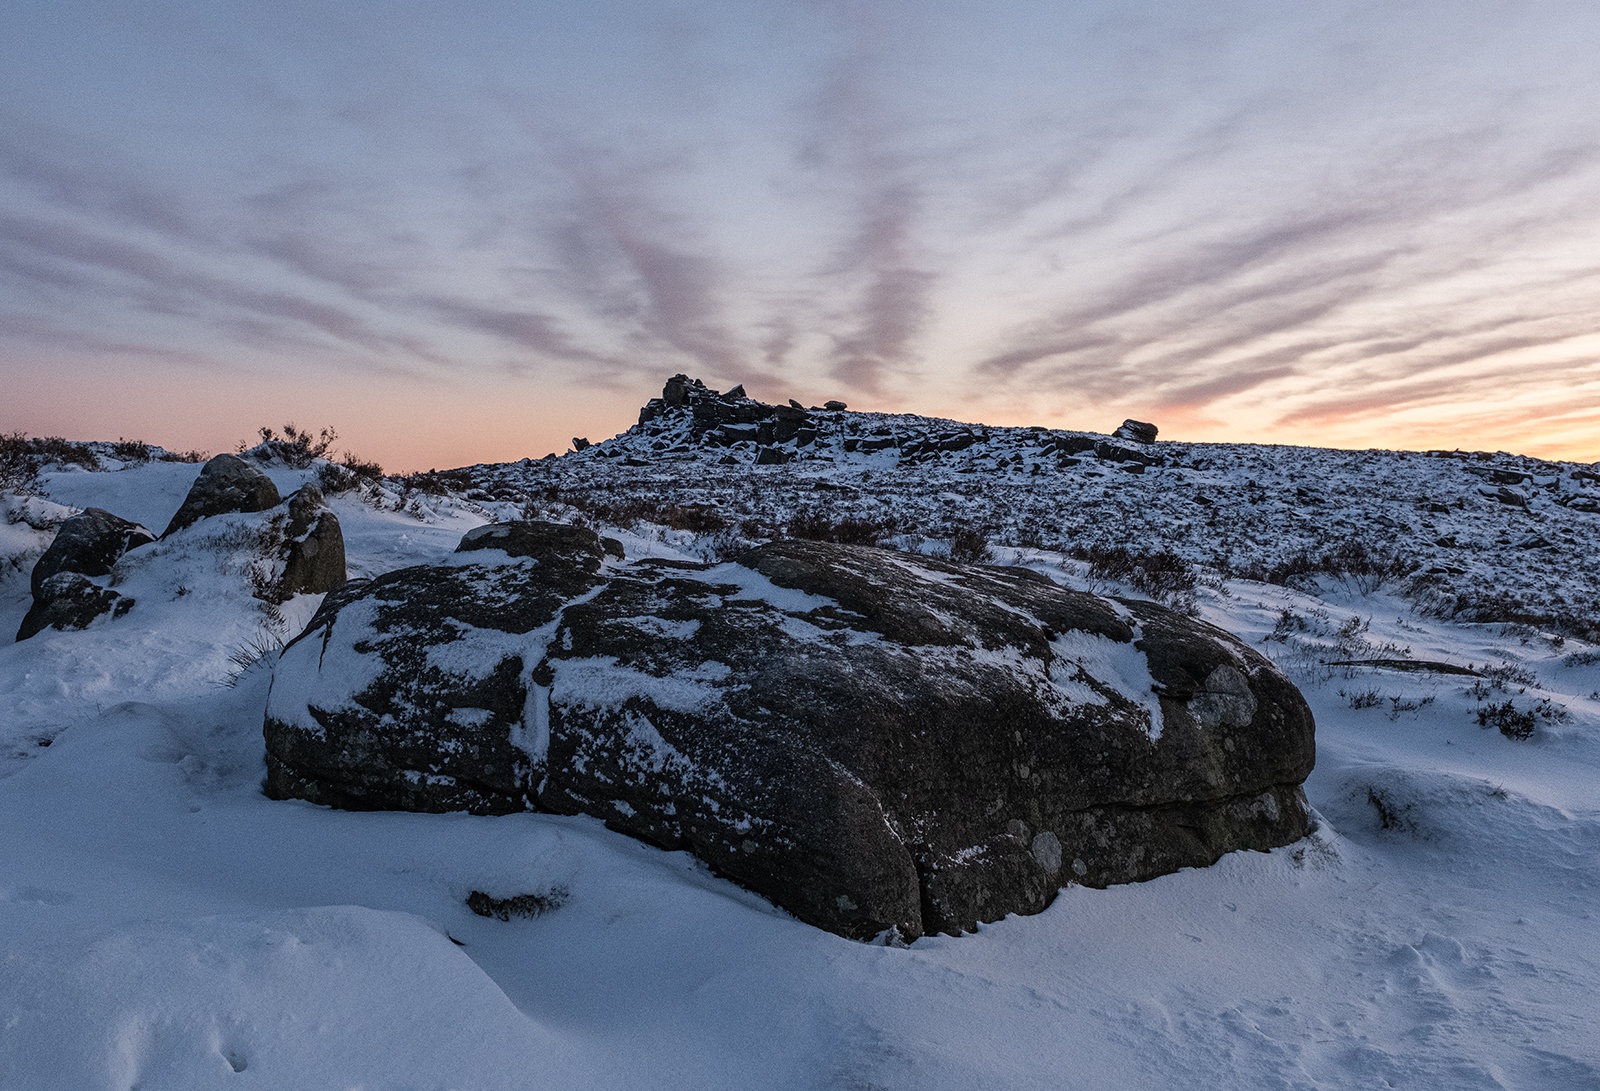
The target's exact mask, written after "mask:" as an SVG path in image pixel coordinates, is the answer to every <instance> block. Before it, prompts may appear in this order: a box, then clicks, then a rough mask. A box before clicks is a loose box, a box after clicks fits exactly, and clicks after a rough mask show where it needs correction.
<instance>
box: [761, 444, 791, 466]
mask: <svg viewBox="0 0 1600 1091" xmlns="http://www.w3.org/2000/svg"><path fill="white" fill-rule="evenodd" d="M793 458H794V452H792V451H785V450H784V449H783V448H781V447H762V448H760V449H758V450H757V451H756V465H757V466H782V465H783V464H784V463H785V462H788V461H790V460H791V459H793Z"/></svg>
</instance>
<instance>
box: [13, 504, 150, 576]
mask: <svg viewBox="0 0 1600 1091" xmlns="http://www.w3.org/2000/svg"><path fill="white" fill-rule="evenodd" d="M155 540H156V536H155V535H154V534H151V533H150V532H149V531H148V530H146V529H145V528H144V527H142V526H140V525H139V524H138V523H130V522H129V521H128V520H126V519H121V518H118V517H117V516H115V515H112V514H111V513H110V512H109V511H102V510H101V509H99V508H86V509H84V510H83V511H82V512H80V513H78V514H77V515H74V516H73V517H72V518H71V519H68V520H67V521H66V522H64V523H62V524H61V528H60V529H59V530H57V531H56V536H55V540H54V541H52V542H51V543H50V548H49V549H47V550H45V551H44V556H42V557H40V558H39V560H38V563H36V564H35V565H34V566H33V578H32V585H33V594H34V597H35V598H37V597H38V596H39V592H40V589H41V588H42V587H43V585H44V581H45V580H47V579H49V578H50V577H51V576H54V575H55V574H56V573H58V572H78V573H81V574H82V575H85V576H106V575H110V573H111V566H112V565H114V564H116V563H117V558H119V557H121V556H122V555H123V554H124V553H126V552H128V550H130V549H134V548H136V547H138V546H142V545H148V544H150V543H151V542H153V541H155Z"/></svg>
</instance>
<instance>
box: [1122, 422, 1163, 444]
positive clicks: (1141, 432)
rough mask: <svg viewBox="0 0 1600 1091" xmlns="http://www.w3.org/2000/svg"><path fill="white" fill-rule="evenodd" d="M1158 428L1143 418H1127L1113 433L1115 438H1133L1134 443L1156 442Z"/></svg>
mask: <svg viewBox="0 0 1600 1091" xmlns="http://www.w3.org/2000/svg"><path fill="white" fill-rule="evenodd" d="M1157 431H1158V429H1157V428H1156V426H1155V425H1153V424H1148V423H1146V422H1145V421H1142V420H1132V419H1129V420H1125V421H1123V422H1122V424H1121V426H1120V427H1118V428H1117V430H1116V431H1115V432H1113V433H1111V435H1112V437H1113V438H1114V439H1126V440H1132V441H1133V442H1134V443H1154V442H1155V441H1156V432H1157Z"/></svg>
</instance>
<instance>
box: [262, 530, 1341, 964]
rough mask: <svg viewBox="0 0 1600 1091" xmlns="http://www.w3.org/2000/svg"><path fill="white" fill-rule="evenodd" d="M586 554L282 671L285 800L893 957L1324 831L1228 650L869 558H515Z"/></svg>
mask: <svg viewBox="0 0 1600 1091" xmlns="http://www.w3.org/2000/svg"><path fill="white" fill-rule="evenodd" d="M526 526H530V527H537V525H536V524H534V525H526ZM556 531H561V532H562V533H564V534H565V535H567V536H569V541H570V544H568V545H564V546H562V547H560V548H557V547H556V546H554V545H548V546H541V549H540V550H524V551H522V552H521V554H520V557H519V555H518V554H517V552H516V551H515V550H513V549H509V548H501V549H499V550H496V551H495V554H496V555H495V556H494V559H493V560H491V558H490V557H485V558H483V559H482V560H481V561H480V560H478V559H477V558H474V557H472V556H471V554H470V553H464V554H462V555H460V562H461V563H458V564H455V565H451V566H441V567H430V568H416V569H407V570H405V571H403V572H400V573H394V574H391V576H388V577H382V578H380V579H379V580H375V581H372V582H371V583H370V584H366V585H363V586H361V587H358V588H352V589H348V590H347V591H345V592H342V593H340V594H336V595H334V596H332V597H330V600H329V602H328V603H327V604H325V606H324V608H323V610H322V612H321V613H320V614H319V615H318V617H317V618H316V619H314V620H313V621H312V623H311V625H310V627H309V628H308V629H307V631H306V633H305V634H303V635H302V636H301V637H300V638H299V639H298V640H297V641H296V642H295V643H294V644H292V645H291V646H290V648H289V649H288V651H286V652H285V654H284V656H283V658H282V660H281V661H280V662H279V664H278V668H277V674H276V676H275V680H274V684H273V691H272V696H271V699H270V702H269V707H268V715H267V722H266V737H267V750H268V757H269V779H268V790H269V792H270V793H271V794H273V795H276V796H301V797H304V798H307V799H312V800H315V801H320V802H326V803H332V804H335V805H340V806H356V807H400V808H406V809H415V810H450V809H470V810H482V811H509V810H518V809H523V808H531V809H540V810H548V811H554V812H558V813H566V814H576V813H586V814H591V815H595V816H597V817H600V818H603V819H605V821H606V822H607V824H608V825H610V826H612V827H613V828H615V829H618V830H621V831H623V832H626V833H629V834H632V835H634V836H636V837H639V838H642V839H644V840H646V841H650V842H652V843H655V844H658V845H661V846H663V847H666V848H685V849H689V850H691V851H693V852H694V853H695V854H696V855H697V856H698V857H700V858H701V859H702V860H705V861H706V862H707V863H708V864H710V865H711V866H712V867H713V868H714V869H715V870H717V871H718V872H719V873H721V874H723V875H725V876H727V877H729V878H731V879H734V880H735V881H737V882H739V883H741V884H743V885H745V886H746V887H748V888H750V889H752V890H754V891H756V892H758V893H761V894H763V895H765V896H766V897H768V898H770V899H771V900H772V901H774V902H775V903H777V904H778V905H781V906H783V907H784V908H786V909H788V910H789V911H791V912H792V913H794V914H795V915H796V916H798V917H800V918H801V919H802V920H805V921H808V922H810V923H812V924H815V925H817V926H819V927H822V928H826V929H829V930H830V931H834V932H837V933H839V934H841V935H846V936H853V937H861V938H865V937H869V936H873V935H876V934H878V933H881V932H884V931H887V930H890V929H893V930H896V931H897V932H898V933H899V934H900V935H901V936H902V937H906V938H910V937H914V936H917V935H921V934H923V933H925V932H934V931H940V932H956V931H960V930H963V929H970V928H972V927H974V926H975V925H976V924H977V923H978V922H980V921H988V920H996V919H998V918H1000V917H1003V916H1005V915H1006V914H1008V913H1032V912H1037V911H1039V910H1041V909H1043V908H1044V907H1045V906H1046V905H1048V904H1049V903H1050V901H1051V900H1052V899H1053V898H1054V896H1055V893H1056V891H1058V890H1059V889H1060V888H1061V887H1062V886H1063V885H1065V884H1067V883H1070V882H1080V883H1085V884H1090V885H1106V884H1110V883H1117V882H1127V881H1134V880H1140V879H1147V878H1151V877H1153V876H1156V875H1160V874H1164V873H1167V872H1171V871H1174V870H1176V869H1178V868H1181V867H1187V866H1202V865H1206V864H1210V863H1212V862H1213V861H1215V860H1216V859H1217V858H1218V857H1220V856H1221V855H1222V854H1223V853H1225V852H1228V851H1231V850H1234V849H1240V848H1257V849H1260V848H1269V847H1272V846H1276V845H1282V844H1286V843H1288V842H1291V841H1293V840H1296V839H1298V838H1299V837H1301V836H1303V835H1304V834H1305V833H1306V832H1307V830H1308V828H1309V822H1310V820H1309V815H1308V811H1307V807H1306V803H1305V798H1304V796H1303V794H1302V792H1301V787H1300V785H1301V782H1302V781H1303V780H1304V779H1305V777H1306V776H1307V774H1308V773H1309V772H1310V770H1311V766H1312V761H1313V758H1314V745H1313V725H1312V719H1311V714H1310V712H1309V710H1308V709H1307V707H1306V704H1305V702H1304V701H1303V699H1302V698H1301V696H1300V694H1299V692H1298V691H1297V690H1296V689H1295V688H1294V686H1293V685H1292V684H1291V683H1290V682H1289V681H1288V680H1287V679H1286V678H1285V677H1284V676H1283V675H1282V674H1280V673H1279V672H1278V671H1277V670H1276V669H1275V668H1273V667H1272V666H1271V665H1270V664H1269V663H1267V661H1266V660H1265V659H1263V658H1262V657H1260V656H1259V655H1257V654H1256V653H1254V652H1253V651H1252V650H1250V649H1249V648H1248V647H1246V646H1245V645H1243V644H1242V643H1240V642H1239V641H1237V640H1235V639H1233V638H1232V637H1230V636H1228V635H1227V634H1225V633H1223V632H1221V631H1220V630H1217V629H1214V628H1211V627H1209V626H1207V625H1204V624H1202V623H1200V622H1197V621H1194V620H1192V619H1189V618H1187V617H1184V616H1181V615H1178V614H1175V613H1172V612H1170V611H1167V610H1164V609H1162V608H1160V607H1158V606H1154V605H1152V604H1148V603H1141V602H1119V601H1114V600H1110V599H1105V598H1100V597H1097V596H1094V595H1090V594H1086V593H1083V592H1075V591H1069V590H1065V589H1063V588H1060V587H1058V586H1056V585H1055V584H1054V583H1052V582H1050V581H1049V580H1047V579H1045V578H1044V577H1042V576H1037V575H1035V574H1032V573H1029V572H1025V571H1022V570H1016V569H1000V568H991V567H982V566H963V565H956V564H951V563H947V562H943V561H939V560H934V559H930V558H925V557H920V556H913V555H908V554H901V553H895V552H892V551H887V550H880V549H872V548H866V547H851V546H841V545H832V544H826V543H819V542H798V541H786V542H776V543H772V544H770V545H767V546H763V547H761V548H759V549H756V550H753V551H751V552H750V553H748V554H746V555H745V556H744V557H742V558H741V563H737V564H734V563H729V564H722V565H715V566H713V565H704V564H690V563H686V562H663V561H649V560H645V561H639V562H635V563H633V564H606V563H603V560H604V558H603V557H602V551H601V547H600V545H599V542H598V539H593V536H592V535H590V536H589V538H588V539H584V540H582V541H581V542H580V541H579V540H578V537H577V536H578V535H580V534H584V533H587V532H580V531H576V530H573V529H572V528H545V529H542V530H532V529H529V530H523V529H517V528H516V526H513V527H508V528H485V533H499V534H502V535H506V536H508V539H514V538H515V537H516V536H518V535H532V536H534V537H535V538H537V537H538V536H539V535H545V536H552V535H554V534H555V532H556ZM463 548H464V549H465V548H467V543H463ZM541 550H542V551H541ZM563 550H565V551H564V552H563Z"/></svg>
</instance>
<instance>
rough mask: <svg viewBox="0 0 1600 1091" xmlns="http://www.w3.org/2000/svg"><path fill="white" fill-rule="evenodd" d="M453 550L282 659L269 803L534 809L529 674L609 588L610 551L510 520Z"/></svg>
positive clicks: (326, 618) (355, 584) (396, 579)
mask: <svg viewBox="0 0 1600 1091" xmlns="http://www.w3.org/2000/svg"><path fill="white" fill-rule="evenodd" d="M613 545H614V543H613ZM615 548H616V549H617V550H618V551H619V552H620V547H615ZM457 554H458V557H459V558H460V561H461V563H459V564H449V565H438V566H425V565H419V566H417V567H413V568H402V569H400V570H398V571H396V572H390V573H387V574H385V575H382V576H378V577H377V578H375V579H371V580H352V581H351V582H350V583H348V584H346V585H345V586H344V587H343V588H342V589H340V590H338V591H335V592H334V593H332V594H330V595H329V596H328V597H327V598H326V599H324V600H323V603H322V606H321V608H320V609H319V610H318V611H317V613H316V615H315V616H314V617H313V618H312V619H311V622H310V624H309V625H308V626H307V627H306V631H305V632H304V633H302V634H300V636H299V637H297V638H296V639H295V640H294V641H293V642H291V643H290V644H289V646H288V647H287V648H285V649H284V651H283V655H282V658H281V659H280V660H279V664H278V669H277V672H276V673H275V675H274V677H273V692H272V697H271V699H270V702H269V705H268V711H267V792H268V794H269V795H272V796H274V797H275V798H280V799H282V798H287V797H291V796H297V797H300V798H303V799H309V800H312V801H314V802H317V803H327V804H330V805H332V806H336V807H347V808H351V809H362V810H378V809H392V810H409V811H457V810H464V811H472V812H474V813H477V814H503V813H506V812H508V811H520V810H525V809H529V808H531V807H533V806H534V802H533V783H534V781H533V759H532V757H531V750H532V746H533V741H532V737H531V733H532V731H533V730H535V728H534V726H533V724H532V723H530V721H534V722H536V721H537V720H538V719H539V717H538V716H537V715H530V709H529V704H530V702H529V693H530V690H529V675H530V674H531V672H532V670H533V668H534V667H535V666H536V665H537V664H538V662H539V659H540V657H541V656H542V654H543V647H544V643H545V641H547V640H548V638H549V630H550V629H551V628H552V623H553V622H554V621H555V619H556V616H557V614H558V613H559V612H560V610H561V608H562V607H563V606H565V605H566V604H567V603H568V602H570V601H572V600H573V599H575V598H577V597H579V596H581V595H583V594H584V593H585V592H587V591H589V590H591V589H592V588H594V587H595V586H597V585H598V583H599V575H598V573H599V571H600V567H601V562H602V560H603V559H604V556H605V543H604V542H602V540H601V539H600V538H599V537H598V536H597V535H596V534H595V533H594V532H593V531H589V530H583V529H581V528H578V527H563V526H553V525H550V524H543V523H509V524H497V525H493V526H488V527H480V528H479V529H477V530H475V531H473V532H471V533H470V534H468V535H467V536H466V538H465V539H463V541H462V542H461V545H460V547H459V548H458V551H457Z"/></svg>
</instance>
